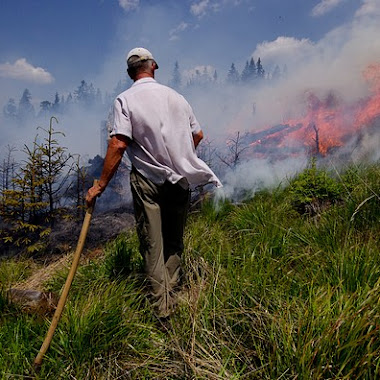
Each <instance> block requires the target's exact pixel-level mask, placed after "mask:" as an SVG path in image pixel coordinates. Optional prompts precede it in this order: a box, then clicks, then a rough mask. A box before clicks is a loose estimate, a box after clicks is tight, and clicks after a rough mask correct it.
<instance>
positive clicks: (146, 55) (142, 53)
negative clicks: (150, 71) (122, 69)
mask: <svg viewBox="0 0 380 380" xmlns="http://www.w3.org/2000/svg"><path fill="white" fill-rule="evenodd" d="M148 59H152V60H153V61H156V60H155V59H154V58H153V55H152V53H151V52H150V51H149V50H148V49H145V48H142V47H138V48H134V49H132V50H131V51H130V52H129V53H128V54H127V58H126V60H127V65H128V67H129V66H131V65H133V64H134V63H136V62H140V61H146V60H148ZM157 68H158V65H157Z"/></svg>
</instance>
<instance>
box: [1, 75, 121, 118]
mask: <svg viewBox="0 0 380 380" xmlns="http://www.w3.org/2000/svg"><path fill="white" fill-rule="evenodd" d="M127 82H128V81H127V80H124V81H120V82H119V83H118V84H117V86H116V87H115V89H114V91H113V92H112V94H108V93H106V94H104V95H103V94H102V92H101V90H100V89H99V88H95V86H94V85H93V84H92V83H87V82H86V81H85V80H82V81H81V82H80V84H79V86H78V87H77V88H76V89H75V90H74V91H73V92H69V94H68V95H67V96H66V97H65V96H64V95H60V94H59V92H56V93H55V95H54V99H51V100H43V101H41V102H40V104H39V109H38V110H36V109H35V107H34V105H33V103H32V94H31V92H30V90H29V89H27V88H26V89H25V90H24V92H23V93H22V96H21V97H20V100H19V101H18V102H17V101H16V99H15V98H9V100H8V102H7V103H6V104H5V105H4V107H3V116H4V118H5V119H6V120H8V121H16V122H21V123H22V122H24V121H26V120H32V119H34V118H44V117H50V116H51V115H56V116H57V115H61V114H65V113H66V112H68V111H70V110H71V109H73V108H74V107H79V108H83V109H91V108H93V109H100V110H102V109H104V110H105V109H106V108H107V107H109V105H110V104H112V101H113V99H114V97H115V96H116V95H117V94H118V93H120V92H121V91H123V90H125V89H126V88H127V86H128V83H127ZM123 86H124V87H123Z"/></svg>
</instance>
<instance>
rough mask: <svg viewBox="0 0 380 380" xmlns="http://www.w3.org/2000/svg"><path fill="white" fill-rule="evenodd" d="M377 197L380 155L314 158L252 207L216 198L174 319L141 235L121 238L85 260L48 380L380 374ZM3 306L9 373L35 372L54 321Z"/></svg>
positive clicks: (203, 219) (200, 215)
mask: <svg viewBox="0 0 380 380" xmlns="http://www.w3.org/2000/svg"><path fill="white" fill-rule="evenodd" d="M316 177H318V178H317V179H316ZM311 183H312V184H313V186H311V185H310V184H311ZM304 188H305V189H306V192H305V193H303V189H304ZM325 188H327V190H328V191H329V192H327V193H326V191H325ZM303 194H306V195H307V196H303ZM326 194H327V195H326ZM379 194H380V167H379V165H378V164H372V165H361V166H359V167H358V166H352V167H350V168H348V169H347V170H346V171H344V172H341V173H330V172H328V171H327V170H325V169H323V168H318V169H317V168H316V167H314V168H313V167H311V168H310V169H307V170H306V171H305V172H303V173H302V175H300V176H299V177H296V178H292V179H289V181H288V182H287V183H283V184H281V186H278V187H276V188H274V189H263V190H262V191H261V192H259V193H257V194H256V195H255V196H254V197H253V198H252V199H249V200H246V201H245V202H244V204H240V205H233V204H232V203H230V202H229V201H228V200H227V201H225V202H223V203H222V204H220V205H219V207H217V208H215V207H214V206H213V205H212V203H211V202H210V203H206V204H204V205H203V207H202V209H201V210H200V211H197V212H196V213H193V214H192V215H190V218H189V222H188V226H187V229H186V235H185V253H184V266H185V269H186V270H185V273H186V276H185V284H186V290H185V291H184V293H183V295H182V298H181V301H180V304H179V307H178V310H177V312H176V313H175V315H173V316H172V317H171V319H170V320H169V321H167V322H165V323H161V322H159V321H158V320H157V319H156V318H155V317H154V316H153V315H152V311H151V308H150V306H149V304H148V302H147V301H146V299H145V296H144V287H143V285H144V284H143V281H142V280H141V277H142V276H141V273H142V260H141V258H140V256H139V254H138V242H137V237H136V234H135V233H130V234H124V235H121V236H119V237H118V238H117V239H116V240H115V241H114V242H110V243H109V244H108V245H107V247H105V255H104V257H101V258H99V259H97V260H95V261H92V262H90V263H88V264H87V265H82V266H80V268H79V270H78V273H77V275H76V277H75V280H74V283H73V286H72V289H71V290H70V296H69V301H68V303H67V305H66V308H65V311H64V313H63V316H62V319H61V321H60V323H59V325H58V329H57V331H56V334H55V336H54V339H53V342H52V345H51V347H50V349H49V351H48V353H47V355H46V357H45V359H44V362H43V366H42V369H41V373H40V375H39V376H40V378H41V379H44V378H53V377H56V378H59V379H61V378H62V379H95V378H97V379H116V378H125V379H347V380H348V379H359V378H360V379H379V378H380V375H379V374H380V340H379V338H378V337H379V336H380V331H379V330H380V280H379V279H380V249H379V248H380V247H379V235H380V223H379V222H380V198H379V196H380V195H379ZM331 197H332V198H331ZM310 210H312V212H310ZM0 272H1V273H2V274H3V276H4V277H3V278H5V279H6V280H5V281H4V280H3V283H4V284H6V286H9V285H10V284H11V283H12V282H14V281H17V280H18V279H19V278H25V277H26V276H27V275H28V270H27V268H26V267H25V263H23V262H17V261H3V262H1V263H0ZM66 275H67V269H63V270H61V271H60V272H58V273H56V274H55V275H54V276H53V277H52V278H50V279H49V281H48V282H47V283H46V289H49V290H53V291H56V292H59V291H60V289H61V288H62V285H63V283H64V281H65V278H66ZM0 311H1V316H0V353H1V355H0V373H1V376H2V377H0V378H2V379H9V378H17V376H21V375H23V374H26V373H31V372H30V368H31V364H32V362H33V359H34V357H35V355H36V354H37V352H38V350H39V348H40V345H41V343H42V341H43V338H44V336H45V334H46V331H47V329H48V326H49V321H50V319H49V318H46V319H45V318H41V317H37V316H33V315H27V314H23V313H21V312H20V310H18V309H17V308H15V307H13V306H11V305H9V304H8V302H7V300H6V298H5V297H4V296H0Z"/></svg>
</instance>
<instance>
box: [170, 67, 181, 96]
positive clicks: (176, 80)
mask: <svg viewBox="0 0 380 380" xmlns="http://www.w3.org/2000/svg"><path fill="white" fill-rule="evenodd" d="M169 85H170V87H173V88H174V89H175V90H178V89H180V88H181V85H182V77H181V72H180V70H179V64H178V61H175V64H174V69H173V73H172V77H171V79H170V82H169Z"/></svg>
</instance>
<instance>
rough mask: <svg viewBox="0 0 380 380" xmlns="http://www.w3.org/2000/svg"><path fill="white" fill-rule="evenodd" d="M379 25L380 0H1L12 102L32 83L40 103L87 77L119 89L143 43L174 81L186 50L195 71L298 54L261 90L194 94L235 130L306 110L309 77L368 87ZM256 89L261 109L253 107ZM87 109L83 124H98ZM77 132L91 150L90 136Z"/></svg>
mask: <svg viewBox="0 0 380 380" xmlns="http://www.w3.org/2000/svg"><path fill="white" fill-rule="evenodd" d="M379 36H380V0H160V1H155V0H66V1H58V0H1V5H0V106H1V107H2V106H3V105H4V104H5V103H6V101H7V100H8V99H9V98H11V97H12V98H15V99H16V102H17V101H18V100H19V98H20V97H21V94H22V92H23V90H24V89H25V88H28V89H29V90H30V91H31V93H32V96H33V102H34V104H35V107H36V109H38V107H39V102H40V101H42V100H50V101H52V100H53V99H54V94H55V92H56V91H58V92H59V93H60V94H62V95H67V93H68V92H69V91H73V90H74V89H75V88H77V87H78V85H79V84H80V81H81V80H82V79H85V80H86V81H87V82H92V83H93V84H94V86H95V87H99V88H100V89H101V90H102V91H103V92H105V91H112V90H113V88H114V87H115V85H116V83H117V82H118V81H119V80H120V79H123V78H124V76H125V75H126V68H125V56H126V54H127V52H128V51H129V50H130V49H131V48H133V47H136V46H143V47H146V48H148V49H149V50H151V51H152V53H153V54H154V56H155V58H156V60H157V61H158V63H159V66H160V69H159V70H158V71H157V79H158V81H160V82H162V83H164V84H166V83H168V80H169V78H170V75H171V73H172V70H173V67H174V63H175V61H178V62H179V65H180V69H181V71H182V72H183V74H184V75H185V74H187V75H190V74H191V72H192V70H194V69H195V68H197V67H198V68H199V67H209V68H211V69H212V70H217V73H218V75H219V78H220V79H221V80H222V79H224V78H225V76H226V74H227V71H228V69H229V67H230V65H231V63H232V62H234V63H235V65H236V66H237V68H238V70H239V71H241V70H242V69H243V67H244V64H245V61H246V60H248V59H249V58H250V57H254V59H255V60H257V58H258V57H261V60H262V63H263V65H264V68H265V69H266V70H267V72H270V71H271V70H272V69H273V67H274V65H275V64H279V65H280V66H281V67H282V66H283V65H284V64H287V66H288V71H289V75H288V78H287V81H285V82H283V83H280V84H278V87H276V88H273V87H272V88H270V89H269V88H268V89H266V88H262V89H260V98H259V99H258V93H257V89H256V90H255V89H252V91H251V92H244V93H243V92H242V93H241V94H239V95H237V94H236V93H232V92H231V91H230V90H229V89H227V88H226V89H225V91H224V92H223V91H220V89H218V90H217V93H207V94H205V93H198V94H196V96H193V98H192V99H190V100H191V103H192V104H193V108H194V109H195V111H196V114H197V116H198V119H200V121H201V124H202V125H205V126H206V132H207V133H209V134H211V135H212V134H213V133H214V132H215V131H217V130H219V131H220V130H222V131H224V132H227V131H229V132H230V131H232V130H233V127H231V125H232V124H233V123H232V120H236V119H237V118H238V119H239V120H243V121H242V124H241V128H251V129H252V128H257V129H260V128H262V126H263V125H264V124H267V125H270V124H272V123H276V122H279V121H281V118H283V117H284V112H285V111H284V109H286V112H288V111H289V113H291V112H292V111H294V109H295V108H297V107H296V106H295V105H294V104H295V103H296V102H297V99H299V96H300V94H301V93H302V92H303V91H305V90H307V89H308V88H316V89H317V90H318V89H319V90H321V89H322V90H323V91H329V90H331V89H336V90H337V91H340V93H341V94H342V96H343V97H346V98H347V100H349V98H350V97H351V98H355V97H356V98H357V97H360V96H362V95H363V94H365V92H366V91H367V88H366V85H365V83H363V81H362V78H361V74H360V73H361V72H362V70H363V69H365V67H366V65H367V64H369V63H372V62H379V61H380V38H379ZM322 90H321V91H322ZM255 91H256V92H255ZM246 99H249V101H248V102H246ZM257 99H258V100H257ZM256 100H257V110H258V111H257V113H256V115H255V119H254V120H252V119H251V118H248V117H245V115H246V114H250V112H249V111H247V110H251V108H252V102H253V101H255V102H256ZM213 101H215V102H218V103H217V104H216V103H215V104H214V103H213ZM225 103H230V104H232V105H233V106H232V107H230V106H229V105H226V104H225ZM218 107H219V108H218ZM228 107H229V108H228ZM222 109H223V113H221V112H220V110H222ZM226 109H227V111H224V110H226ZM232 109H233V110H232ZM229 111H230V112H229ZM228 112H229V113H228ZM295 112H296V111H295ZM93 116H94V115H93ZM84 117H85V115H83V118H82V119H81V121H80V122H79V121H78V122H77V126H76V128H75V129H78V130H79V125H81V127H80V128H82V126H83V125H89V124H90V123H89V122H88V121H87V120H84ZM102 117H104V116H103V115H96V118H95V116H94V119H93V120H91V123H93V124H94V123H95V124H97V123H98V122H100V120H101V119H102ZM0 122H1V119H0ZM253 126H254V127H253ZM0 127H1V128H2V130H4V128H5V124H4V123H3V122H2V123H1V125H0ZM83 128H84V127H83ZM34 129H35V126H33V130H34ZM87 132H88V131H87V130H84V132H83V133H87ZM88 133H91V132H88ZM3 136H4V134H3ZM69 138H70V139H71V141H76V142H77V143H76V144H73V148H74V149H75V150H76V151H81V150H84V149H83V146H81V144H80V141H79V142H78V140H80V139H79V138H78V136H76V135H73V136H70V134H69ZM95 145H96V146H98V145H97V144H93V145H92V146H95ZM86 146H91V143H89V144H87V145H86ZM95 152H96V149H95V148H94V149H93V150H91V149H89V150H88V153H89V154H93V153H95Z"/></svg>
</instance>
